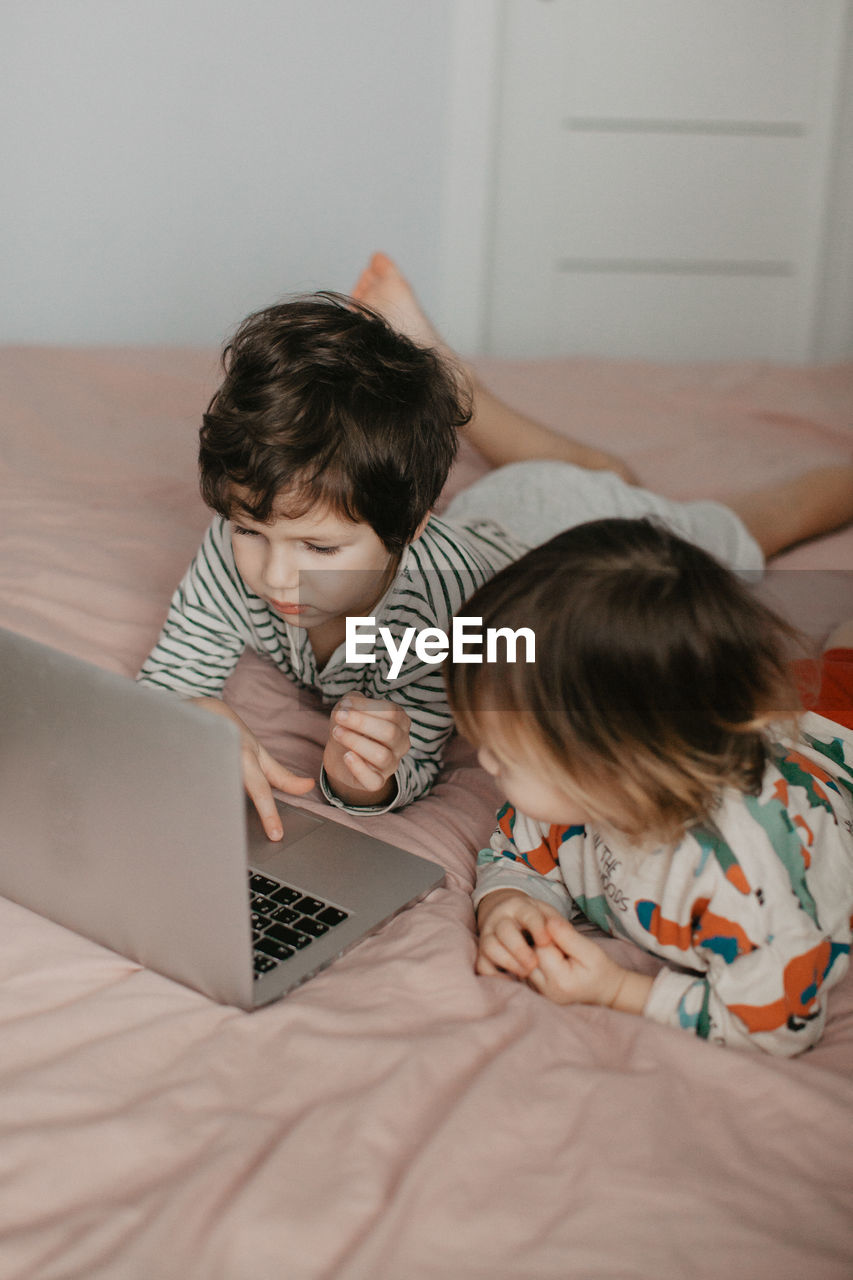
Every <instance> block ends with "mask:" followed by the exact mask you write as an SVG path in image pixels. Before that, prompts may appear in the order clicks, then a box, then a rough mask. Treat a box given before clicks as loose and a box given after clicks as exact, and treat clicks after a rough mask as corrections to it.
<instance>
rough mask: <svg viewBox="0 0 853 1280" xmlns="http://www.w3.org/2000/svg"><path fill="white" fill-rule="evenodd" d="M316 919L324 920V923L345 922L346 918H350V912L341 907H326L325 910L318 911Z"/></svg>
mask: <svg viewBox="0 0 853 1280" xmlns="http://www.w3.org/2000/svg"><path fill="white" fill-rule="evenodd" d="M315 919H317V920H322V922H323V924H327V925H329V926H334V925H336V924H343V922H344V920H348V919H349V913H348V912H346V911H342V910H341V908H340V907H326V909H325V910H324V911H318V912H317V915H316V917H315Z"/></svg>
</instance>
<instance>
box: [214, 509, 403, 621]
mask: <svg viewBox="0 0 853 1280" xmlns="http://www.w3.org/2000/svg"><path fill="white" fill-rule="evenodd" d="M281 506H282V504H280V503H277V504H276V507H275V508H274V509H273V517H272V519H271V520H270V521H269V522H268V523H267V524H259V523H258V522H257V521H255V520H253V519H252V518H251V517H250V516H248V515H247V514H244V513H243V512H242V511H239V509H238V510H236V511H235V512H234V514H233V516H232V518H231V545H232V547H233V549H234V561H235V563H236V565H237V568H238V570H239V572H240V574H241V576H242V578H243V581H244V582H245V583H246V586H247V587H248V588H249V590H250V591H252V592H254V594H255V595H257V596H260V597H261V599H262V600H265V601H266V603H267V604H268V605H269V606H270V608H271V609H274V610H275V612H276V613H279V614H281V616H282V617H283V618H286V619H287V621H288V622H290V623H292V624H293V625H294V626H297V627H305V628H306V629H307V630H308V631H311V630H312V629H313V628H315V627H320V626H324V624H329V623H332V622H334V621H335V620H340V619H344V618H346V617H347V616H348V615H349V616H359V617H362V616H368V615H369V614H370V612H371V610H372V608H373V606H374V605H375V604H376V603H377V602H378V600H379V599H380V597H381V596H382V594H383V593H384V591H385V590H386V589H387V587H388V585H389V582H390V580H391V577H392V575H393V571H394V568H395V566H396V562H397V557H396V556H392V555H391V553H390V552H389V551H388V549H387V548H386V547H385V545H384V544H383V543H382V542H381V541H380V539H379V537H378V536H377V534H376V533H375V532H374V530H373V529H372V528H371V527H370V525H369V524H363V523H353V522H352V521H350V520H346V519H344V518H343V517H342V516H339V515H337V514H336V513H335V512H333V511H328V510H322V509H319V508H316V507H312V508H311V509H310V510H309V511H308V512H306V513H305V515H302V516H287V515H285V514H284V513H283V511H282V509H281Z"/></svg>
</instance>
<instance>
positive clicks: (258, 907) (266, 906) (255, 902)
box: [250, 893, 278, 915]
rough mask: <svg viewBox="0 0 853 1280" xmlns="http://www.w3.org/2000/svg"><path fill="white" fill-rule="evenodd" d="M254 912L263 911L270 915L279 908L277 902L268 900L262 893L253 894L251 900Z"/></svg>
mask: <svg viewBox="0 0 853 1280" xmlns="http://www.w3.org/2000/svg"><path fill="white" fill-rule="evenodd" d="M250 901H251V906H252V910H253V911H263V912H265V913H266V915H269V914H270V912H271V911H275V909H276V907H277V906H278V903H277V902H273V900H272V898H266V897H264V895H263V894H262V893H253V894H252V897H251V899H250Z"/></svg>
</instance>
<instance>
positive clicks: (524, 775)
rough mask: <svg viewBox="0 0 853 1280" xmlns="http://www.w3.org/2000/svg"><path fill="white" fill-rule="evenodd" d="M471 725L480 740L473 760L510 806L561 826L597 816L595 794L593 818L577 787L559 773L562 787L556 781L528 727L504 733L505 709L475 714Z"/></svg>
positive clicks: (555, 771)
mask: <svg viewBox="0 0 853 1280" xmlns="http://www.w3.org/2000/svg"><path fill="white" fill-rule="evenodd" d="M477 728H478V731H479V738H480V746H479V748H478V751H477V758H478V759H479V761H480V764H481V765H482V766H483V768H484V769H485V770H486V772H487V773H490V774H491V775H492V777H493V778H494V779H495V781H496V783H497V784H498V787H499V788H500V790H501V792H502V793H503V794H504V795H505V796H506V798H507V799H508V800H509V801H510V803H511V804H513V805H514V806H515V808H516V809H519V810H520V811H521V812H522V813H525V814H527V815H528V817H531V818H535V819H536V820H537V821H538V822H548V823H556V824H557V825H558V826H566V827H571V826H583V825H584V824H585V823H587V822H593V821H596V820H598V819H599V818H600V815H601V811H602V810H601V804H600V802H599V801H598V797H596V801H597V803H596V804H595V806H594V809H595V813H596V815H597V818H594V817H593V815H592V813H591V812H590V811H589V809H588V808H587V805H586V804H585V802H584V794H583V793H582V791H581V789H580V788H578V789H575V787H574V786H573V785H572V783H571V780H570V779H569V777H568V775H565V777H566V785H565V786H563V785H561V783H560V769H559V765H558V763H557V762H556V761H553V760H549V759H547V758H546V757H545V756H544V753H543V750H542V747H541V746H539V744H538V743H536V741H535V739H534V738H533V735H532V734H531V733H530V732H529V731H528V732H526V733H525V731H524V729H520V730H518V731H517V732H515V733H512V734H510V733H508V732H507V713H506V712H501V711H483V712H480V713H479V714H478V716H477Z"/></svg>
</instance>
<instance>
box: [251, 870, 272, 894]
mask: <svg viewBox="0 0 853 1280" xmlns="http://www.w3.org/2000/svg"><path fill="white" fill-rule="evenodd" d="M249 884H250V885H251V887H252V889H253V890H254V892H255V893H272V891H273V889H277V888H278V881H277V880H271V879H270V878H269V876H262V875H261V874H260V872H258V871H250V872H249Z"/></svg>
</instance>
